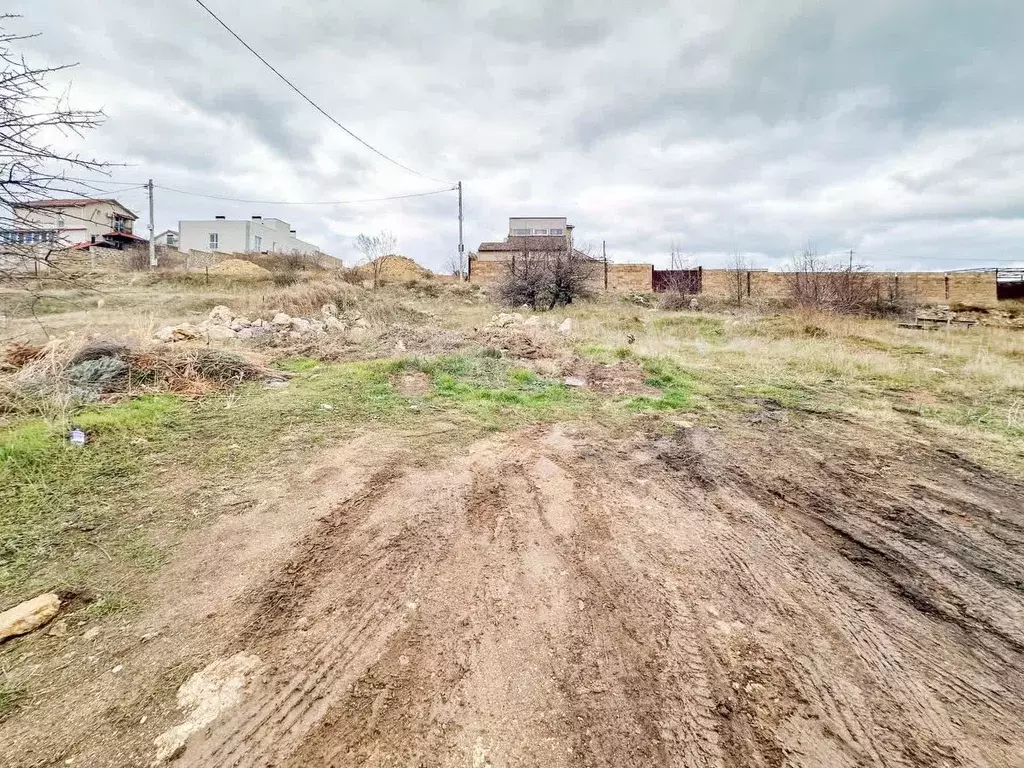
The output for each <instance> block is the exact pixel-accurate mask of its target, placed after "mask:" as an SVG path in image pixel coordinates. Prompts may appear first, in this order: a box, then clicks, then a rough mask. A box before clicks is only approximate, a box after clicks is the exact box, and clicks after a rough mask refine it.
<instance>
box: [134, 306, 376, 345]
mask: <svg viewBox="0 0 1024 768" xmlns="http://www.w3.org/2000/svg"><path fill="white" fill-rule="evenodd" d="M329 333H337V334H344V335H345V336H346V338H348V339H349V340H351V341H363V340H364V339H366V338H367V337H368V336H369V334H370V324H369V323H368V322H367V321H366V320H365V319H364V318H363V317H362V315H359V314H351V313H349V314H345V315H339V314H338V307H337V306H335V305H334V304H325V305H324V306H322V307H321V308H320V317H291V316H290V315H286V314H285V313H284V312H278V313H277V314H275V315H274V316H273V317H272V318H271V319H270V320H264V319H261V318H255V319H252V320H250V319H249V318H247V317H245V316H244V315H236V314H234V313H233V312H232V311H231V310H230V309H229V308H227V307H224V306H218V307H214V308H213V309H212V310H210V315H209V317H208V318H207V319H206V320H204V321H203V322H201V323H199V324H197V325H193V324H191V323H182V324H181V325H169V326H167V327H165V328H161V329H160V330H158V331H157V332H156V333H155V334H154V336H153V338H154V339H156V340H157V341H162V342H166V343H171V342H176V341H193V340H198V341H234V340H238V341H252V340H255V339H264V340H282V341H283V340H297V339H302V338H308V337H310V336H325V335H327V334H329Z"/></svg>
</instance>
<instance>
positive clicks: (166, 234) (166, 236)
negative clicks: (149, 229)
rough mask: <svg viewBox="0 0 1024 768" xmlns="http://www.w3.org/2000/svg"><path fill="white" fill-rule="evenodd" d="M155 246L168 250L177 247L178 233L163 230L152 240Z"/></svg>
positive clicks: (171, 230)
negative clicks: (165, 247)
mask: <svg viewBox="0 0 1024 768" xmlns="http://www.w3.org/2000/svg"><path fill="white" fill-rule="evenodd" d="M153 243H154V244H155V245H164V246H167V247H168V248H177V247H178V233H177V232H176V231H175V230H173V229H165V230H164V231H163V232H161V233H160V234H159V235H157V236H156V237H154V238H153Z"/></svg>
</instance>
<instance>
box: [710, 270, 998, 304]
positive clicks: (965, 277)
mask: <svg viewBox="0 0 1024 768" xmlns="http://www.w3.org/2000/svg"><path fill="white" fill-rule="evenodd" d="M862 274H863V275H864V277H865V279H867V280H870V281H871V282H872V283H873V284H874V287H875V290H876V291H877V292H878V293H879V294H880V295H897V292H898V295H903V296H907V297H908V298H911V299H914V300H916V301H919V302H927V303H942V302H962V303H965V304H994V303H995V301H996V276H995V273H994V272H951V273H943V272H865V273H862ZM789 280H790V278H789V276H788V275H787V274H786V273H784V272H763V271H748V272H744V273H743V274H742V276H741V278H740V283H741V286H742V289H743V294H744V296H745V297H747V296H749V297H750V298H752V299H785V298H788V297H789V295H790V290H789ZM735 285H736V274H735V272H733V271H732V270H728V269H705V270H704V275H703V283H702V288H703V290H702V291H701V293H702V294H704V295H705V296H710V297H713V298H723V299H725V298H734V297H735V296H736V288H735Z"/></svg>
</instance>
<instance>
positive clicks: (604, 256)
mask: <svg viewBox="0 0 1024 768" xmlns="http://www.w3.org/2000/svg"><path fill="white" fill-rule="evenodd" d="M606 246H607V241H605V240H602V241H601V258H602V259H604V289H605V290H606V291H607V290H608V249H607V247H606Z"/></svg>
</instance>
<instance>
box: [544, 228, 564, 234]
mask: <svg viewBox="0 0 1024 768" xmlns="http://www.w3.org/2000/svg"><path fill="white" fill-rule="evenodd" d="M548 234H549V235H564V234H565V232H564V231H563V230H561V229H552V230H550V231H549V232H548Z"/></svg>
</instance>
